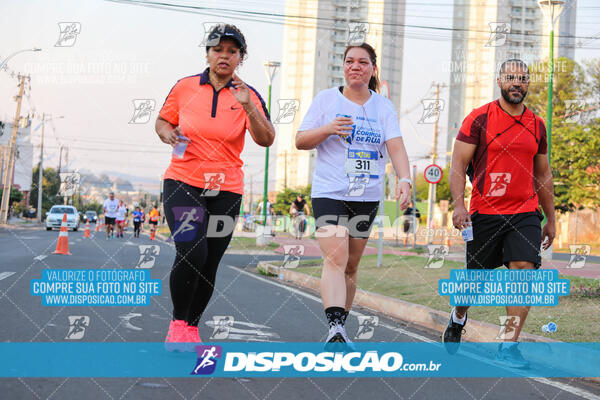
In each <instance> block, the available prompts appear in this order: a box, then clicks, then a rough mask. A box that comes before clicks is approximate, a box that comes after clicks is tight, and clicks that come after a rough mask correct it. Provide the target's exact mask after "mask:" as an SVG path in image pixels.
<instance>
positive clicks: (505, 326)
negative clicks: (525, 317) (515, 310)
mask: <svg viewBox="0 0 600 400" xmlns="http://www.w3.org/2000/svg"><path fill="white" fill-rule="evenodd" d="M498 318H500V330H499V331H498V335H497V336H496V340H507V339H508V340H510V339H512V338H514V337H515V333H516V329H517V327H518V326H519V322H520V321H521V318H519V317H518V316H516V315H500V316H499V317H498Z"/></svg>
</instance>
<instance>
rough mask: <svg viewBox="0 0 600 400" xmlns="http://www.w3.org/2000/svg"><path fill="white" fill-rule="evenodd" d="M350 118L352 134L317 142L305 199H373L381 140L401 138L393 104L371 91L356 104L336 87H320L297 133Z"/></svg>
mask: <svg viewBox="0 0 600 400" xmlns="http://www.w3.org/2000/svg"><path fill="white" fill-rule="evenodd" d="M339 116H346V117H350V118H352V121H353V122H354V124H353V125H352V134H351V135H350V136H348V137H346V138H343V137H341V136H338V135H331V136H329V137H328V138H327V139H325V141H324V142H323V143H321V144H320V145H319V146H317V162H316V166H315V172H314V176H313V182H312V193H311V197H313V198H316V197H326V198H330V199H335V200H346V201H379V200H380V199H381V195H382V190H383V185H382V182H383V179H384V176H385V155H386V152H385V142H386V141H388V140H390V139H393V138H396V137H401V136H402V133H401V132H400V126H399V124H398V116H397V114H396V110H394V105H393V104H392V102H391V101H389V100H388V99H386V98H385V97H383V96H381V95H379V94H377V93H375V92H373V91H371V97H370V98H369V99H368V100H367V102H366V103H365V104H363V105H362V106H361V105H359V104H356V103H354V102H352V101H350V100H349V99H347V98H346V97H344V95H343V94H342V93H341V92H340V90H339V88H337V87H335V88H331V89H326V90H323V91H321V92H320V93H319V94H317V96H316V97H315V99H314V100H313V102H312V104H311V105H310V108H309V109H308V112H307V113H306V115H305V116H304V120H303V121H302V124H300V127H299V128H298V130H299V131H306V130H309V129H315V128H318V127H320V126H323V125H326V124H328V123H329V122H331V121H333V120H334V119H335V118H336V117H339Z"/></svg>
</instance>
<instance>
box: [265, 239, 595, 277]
mask: <svg viewBox="0 0 600 400" xmlns="http://www.w3.org/2000/svg"><path fill="white" fill-rule="evenodd" d="M272 241H273V242H275V243H277V244H279V247H278V248H276V249H275V250H274V251H275V252H276V253H283V251H284V250H283V246H285V245H299V244H300V245H303V246H304V255H305V256H308V257H321V256H322V254H321V249H320V248H319V244H318V243H317V241H316V240H315V239H310V238H303V239H302V240H296V239H294V238H292V237H288V236H275V237H274V238H273V239H272ZM376 246H377V242H376V241H373V240H371V241H369V243H368V244H367V247H366V248H365V252H364V255H371V254H377V247H376ZM383 253H384V254H394V255H398V256H420V257H428V256H429V255H428V254H427V252H425V253H423V254H418V253H415V252H412V251H406V250H402V249H390V248H384V249H383ZM567 256H568V255H567ZM446 259H447V260H451V261H458V262H464V260H465V256H464V254H461V253H450V254H449V255H448V256H447V257H446ZM568 264H569V261H568V260H542V267H541V268H545V269H557V270H558V272H559V273H560V274H564V275H572V276H579V277H582V278H593V279H597V278H600V264H599V263H591V262H586V263H585V265H584V266H583V268H567V265H568Z"/></svg>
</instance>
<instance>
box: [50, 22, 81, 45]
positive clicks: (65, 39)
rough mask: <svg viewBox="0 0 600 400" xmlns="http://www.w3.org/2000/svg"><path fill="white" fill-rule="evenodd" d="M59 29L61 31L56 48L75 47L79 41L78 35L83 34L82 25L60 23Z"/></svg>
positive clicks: (78, 23)
mask: <svg viewBox="0 0 600 400" xmlns="http://www.w3.org/2000/svg"><path fill="white" fill-rule="evenodd" d="M58 29H60V34H59V35H58V40H57V41H56V44H55V45H54V47H73V46H74V45H75V41H76V40H77V35H79V34H80V33H81V23H80V22H59V23H58Z"/></svg>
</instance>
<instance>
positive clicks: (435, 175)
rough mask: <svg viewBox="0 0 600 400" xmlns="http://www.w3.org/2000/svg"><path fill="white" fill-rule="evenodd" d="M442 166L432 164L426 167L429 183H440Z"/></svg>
mask: <svg viewBox="0 0 600 400" xmlns="http://www.w3.org/2000/svg"><path fill="white" fill-rule="evenodd" d="M443 174H444V173H443V172H442V168H441V167H440V166H439V165H435V164H431V165H429V166H427V168H425V180H426V181H427V182H429V183H433V184H436V183H439V182H440V181H441V180H442V175H443Z"/></svg>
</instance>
